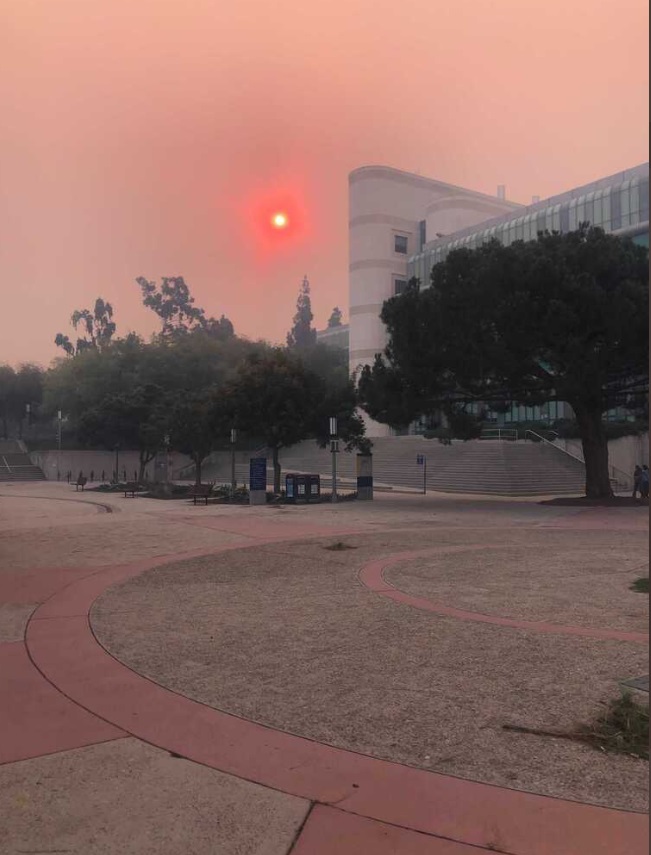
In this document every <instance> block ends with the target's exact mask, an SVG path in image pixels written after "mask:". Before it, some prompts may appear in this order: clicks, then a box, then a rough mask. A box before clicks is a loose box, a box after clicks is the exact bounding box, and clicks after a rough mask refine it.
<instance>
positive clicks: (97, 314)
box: [54, 297, 116, 356]
mask: <svg viewBox="0 0 651 855" xmlns="http://www.w3.org/2000/svg"><path fill="white" fill-rule="evenodd" d="M70 323H71V324H72V326H73V327H74V329H75V331H76V330H77V329H78V328H79V327H80V326H81V327H82V329H83V330H84V332H85V333H86V335H85V336H84V337H83V338H82V337H81V336H80V337H78V338H77V343H76V345H75V344H73V343H72V341H71V340H70V337H69V336H67V335H64V334H63V333H57V334H56V337H55V339H54V343H55V344H56V346H57V347H60V348H62V349H63V350H64V351H65V352H66V354H67V355H68V356H74V355H75V354H79V353H82V352H83V351H84V350H91V349H94V350H104V349H105V348H106V347H108V346H109V345H110V344H111V340H112V338H113V336H114V334H115V329H116V326H115V323H114V322H113V306H112V305H111V304H110V303H107V302H106V301H105V300H103V299H102V298H101V297H98V298H97V299H96V300H95V306H94V307H93V310H92V311H91V310H90V309H75V311H74V312H73V313H72V315H71V317H70Z"/></svg>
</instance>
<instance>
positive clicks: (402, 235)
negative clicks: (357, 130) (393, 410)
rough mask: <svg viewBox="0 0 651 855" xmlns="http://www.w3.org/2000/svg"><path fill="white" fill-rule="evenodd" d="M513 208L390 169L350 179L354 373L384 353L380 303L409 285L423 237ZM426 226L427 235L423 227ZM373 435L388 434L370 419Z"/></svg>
mask: <svg viewBox="0 0 651 855" xmlns="http://www.w3.org/2000/svg"><path fill="white" fill-rule="evenodd" d="M519 207H520V206H519V205H516V204H514V203H512V202H507V201H505V200H502V199H498V198H494V197H492V196H486V195H485V194H482V193H474V192H473V191H470V190H464V189H463V188H461V187H455V186H453V185H450V184H445V183H443V182H439V181H434V180H432V179H430V178H424V177H422V176H420V175H412V174H411V173H408V172H402V171H401V170H398V169H392V168H390V167H385V166H365V167H361V168H360V169H356V170H354V171H353V172H351V173H350V176H349V318H350V320H349V324H350V363H349V365H350V370H351V372H354V371H356V370H358V369H359V367H360V366H362V365H367V364H370V363H372V362H373V359H374V357H375V354H377V353H382V352H383V351H384V348H385V347H386V332H385V328H384V325H383V323H382V321H381V320H380V317H379V316H380V311H381V310H382V304H383V303H384V301H385V300H387V299H389V297H391V296H393V294H394V293H396V287H398V288H399V287H400V286H401V284H402V283H404V282H405V281H406V280H407V261H408V259H409V257H410V256H413V255H415V254H416V253H418V252H420V250H421V248H422V242H423V241H424V239H425V235H426V234H427V233H428V232H430V230H434V234H433V235H432V237H434V235H435V234H436V232H442V233H450V232H451V231H456V230H458V229H460V228H466V227H468V226H472V225H475V224H476V223H480V222H482V221H483V220H486V219H490V218H491V217H496V216H499V215H500V214H504V213H507V212H511V211H513V210H515V209H516V208H519ZM423 221H424V222H425V230H426V231H425V233H424V232H423V228H422V225H421V224H422V223H423ZM366 424H367V432H368V435H369V436H383V435H387V434H389V433H390V432H391V431H390V429H389V428H387V427H386V426H384V425H378V424H377V423H376V422H373V421H372V420H370V419H368V418H367V419H366Z"/></svg>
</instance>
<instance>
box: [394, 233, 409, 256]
mask: <svg viewBox="0 0 651 855" xmlns="http://www.w3.org/2000/svg"><path fill="white" fill-rule="evenodd" d="M407 247H408V238H407V236H406V235H394V236H393V251H394V252H399V253H400V254H401V255H407Z"/></svg>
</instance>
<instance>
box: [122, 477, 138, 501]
mask: <svg viewBox="0 0 651 855" xmlns="http://www.w3.org/2000/svg"><path fill="white" fill-rule="evenodd" d="M139 490H140V484H139V483H138V482H137V481H127V483H126V484H125V485H124V498H125V499H126V498H127V496H128V495H129V493H131V496H132V497H133V498H134V499H135V498H136V493H137V492H138V491H139Z"/></svg>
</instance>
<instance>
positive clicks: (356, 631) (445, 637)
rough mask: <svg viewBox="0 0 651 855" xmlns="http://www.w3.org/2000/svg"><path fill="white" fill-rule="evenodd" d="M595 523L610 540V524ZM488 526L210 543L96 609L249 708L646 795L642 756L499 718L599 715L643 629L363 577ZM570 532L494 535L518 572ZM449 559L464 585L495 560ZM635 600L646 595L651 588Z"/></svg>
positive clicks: (385, 747)
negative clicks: (540, 619)
mask: <svg viewBox="0 0 651 855" xmlns="http://www.w3.org/2000/svg"><path fill="white" fill-rule="evenodd" d="M574 534H575V536H576V533H574ZM578 536H579V540H580V539H581V538H584V539H585V540H584V545H586V548H587V545H588V543H590V542H591V543H592V544H593V545H594V538H595V535H594V533H593V532H589V533H581V534H580V535H578ZM500 537H501V538H502V539H503V537H504V533H503V532H502V534H501V536H500ZM599 537H601V538H602V540H603V541H604V544H605V542H606V541H607V540H608V533H607V532H605V533H603V532H599ZM611 537H612V536H611ZM485 538H486V533H485V531H481V532H478V531H465V530H459V529H446V528H444V527H440V528H439V527H437V526H435V527H433V528H431V529H430V530H426V529H422V530H419V531H416V532H414V531H404V532H401V533H400V532H391V531H384V532H383V533H382V534H379V533H378V534H376V535H357V536H349V537H346V538H344V540H345V541H346V542H347V543H349V544H351V545H354V546H356V547H357V548H356V549H351V550H349V551H345V552H330V551H328V550H326V549H324V548H323V547H324V546H326V545H328V544H329V543H331V542H332V541H331V540H327V539H324V540H322V541H320V542H319V543H293V544H283V545H270V546H261V547H258V548H256V549H255V550H253V549H247V550H241V551H237V552H236V553H231V554H228V555H223V556H218V557H213V558H204V559H196V560H192V561H188V562H184V563H182V564H180V565H177V566H169V567H166V568H161V569H159V570H153V571H150V572H148V573H146V574H145V575H143V576H141V577H138V578H136V579H133V580H131V581H130V582H129V583H127V584H126V585H123V586H120V587H117V588H115V589H113V590H112V591H110V592H108V593H107V594H105V595H104V596H103V597H102V598H101V599H100V600H99V601H98V602H97V603H96V605H95V607H94V609H93V612H92V622H93V627H94V630H95V632H96V633H97V634H98V636H99V638H100V641H102V643H104V644H105V645H106V646H107V648H108V649H109V650H110V651H111V652H112V653H113V654H114V655H116V656H117V657H118V658H119V659H120V660H122V661H124V662H125V663H127V664H129V665H130V666H131V667H133V668H134V669H135V670H137V671H139V672H140V673H143V674H145V675H147V676H148V677H150V678H151V679H153V680H155V681H157V682H160V683H162V684H164V685H166V686H169V687H170V688H173V689H175V690H176V691H179V692H181V693H183V694H185V695H188V696H190V697H193V698H195V699H197V700H200V701H202V702H204V703H207V704H209V705H211V706H214V707H216V708H219V709H223V710H227V711H229V712H235V713H237V714H239V715H242V716H244V717H246V718H251V719H255V720H257V721H261V722H263V723H266V724H271V725H273V726H276V727H279V728H282V729H285V730H288V731H291V732H293V733H297V734H300V735H304V736H309V737H311V738H314V739H317V740H320V741H324V742H328V743H331V744H333V745H337V746H341V747H346V748H351V749H354V750H357V751H361V752H364V753H368V754H373V755H375V756H379V757H384V758H387V759H392V760H396V761H400V762H403V763H408V764H410V765H415V766H420V767H424V768H428V769H436V770H437V771H441V772H445V773H448V774H454V775H460V776H463V777H470V778H473V779H476V780H483V781H487V782H491V783H496V784H501V785H504V786H511V787H517V788H522V789H527V790H532V791H535V792H539V793H545V794H550V795H556V796H562V797H567V798H574V799H580V800H585V801H591V802H595V803H599V804H607V805H610V806H617V807H622V808H628V809H644V808H645V806H646V801H647V775H648V765H647V764H646V763H645V762H643V761H640V760H637V759H633V758H630V757H623V756H606V755H603V754H601V753H599V752H597V751H595V750H593V749H591V748H589V747H587V746H584V745H582V744H579V743H574V742H570V741H567V740H561V739H553V738H547V737H537V736H529V735H522V734H515V733H512V732H506V731H504V730H503V729H502V725H503V724H518V725H524V726H527V727H537V728H554V729H556V728H558V729H571V728H573V726H574V725H575V724H576V723H577V722H579V721H584V720H588V719H590V718H591V717H592V716H593V715H594V714H595V713H596V712H598V711H599V710H600V704H601V702H603V701H606V700H608V699H609V698H611V697H614V696H616V695H617V693H618V681H619V680H622V679H626V678H627V677H629V676H632V675H639V674H642V673H645V672H646V670H647V653H646V649H645V646H644V645H640V644H632V643H622V642H613V641H603V640H593V639H583V638H569V637H561V636H548V635H542V634H538V633H533V632H529V631H522V630H514V629H510V628H509V629H505V628H500V627H494V626H487V625H485V624H477V623H467V622H463V621H458V620H454V619H451V618H444V617H440V616H436V615H432V614H428V613H424V612H420V611H417V610H414V609H412V608H410V607H407V606H403V605H398V604H396V603H392V602H388V601H386V600H383V599H381V598H379V597H378V596H377V595H375V594H373V593H372V592H370V591H368V590H366V589H365V588H363V587H362V586H361V585H360V583H359V581H358V579H357V573H358V571H359V569H360V567H361V566H362V565H363V564H364V563H365V562H366V561H368V560H369V559H370V558H372V557H375V556H379V555H385V554H389V553H393V552H399V551H401V550H405V549H410V548H414V547H417V548H425V547H427V546H431V547H432V548H436V547H445V546H451V545H469V544H472V543H480V544H481V543H482V542H483V541H484V540H485ZM571 538H572V532H568V531H556V530H553V529H549V530H542V529H541V530H537V531H536V532H535V533H534V532H532V531H530V530H529V531H517V530H514V531H511V532H509V543H514V544H516V545H515V546H510V547H508V548H506V549H504V548H502V547H496V548H495V551H497V552H498V553H499V551H500V549H501V550H502V551H501V562H502V565H503V568H504V569H503V573H504V574H506V572H507V571H506V569H505V568H506V567H507V566H509V562H510V557H511V552H512V551H513V550H514V549H515V551H516V553H517V556H516V558H517V560H515V561H514V563H513V567H514V573H515V577H516V579H517V578H518V574H520V573H522V570H523V568H522V562H521V558H520V556H521V553H523V552H524V553H527V552H531V553H533V554H538V553H540V552H542V553H544V555H546V556H548V557H549V559H550V560H551V561H559V562H560V561H562V556H563V555H564V554H566V552H567V548H568V541H570V540H571ZM498 539H499V538H498ZM638 541H639V542H638V544H637V546H635V545H634V544H633V543H630V544H629V548H630V550H631V554H630V555H628V556H627V560H628V561H630V564H631V572H632V570H633V565H639V564H640V560H641V557H643V553H642V550H643V546H644V543H643V541H644V536H643V535H640V536H639V538H638ZM492 542H494V540H493V541H492ZM525 544H526V546H525ZM576 548H577V550H578V551H579V552H580V549H581V543H580V542H579V543H578V544H576ZM490 553H491V556H492V557H493V558H495V555H494V550H490ZM479 554H480V555H481V556H486V555H487V554H488V551H485V552H481V553H479ZM532 560H533V559H532ZM592 560H593V557H591V558H590V560H589V561H588V565H590V566H591V562H592ZM446 561H448V562H449V564H450V567H452V566H453V565H454V564H455V563H456V566H457V568H458V572H459V574H460V577H461V578H462V579H463V580H464V585H467V581H465V580H467V579H468V578H473V574H474V577H475V578H476V576H477V574H481V573H482V572H485V573H487V575H488V576H489V577H491V574H492V570H491V567H490V566H489V567H488V569H486V570H485V571H482V570H481V566H482V565H481V561H478V557H477V554H476V553H467V554H465V553H458V554H455V555H454V556H452V557H448V558H447V559H446ZM450 572H452V571H450ZM604 572H605V571H604ZM631 572H629V573H628V575H627V574H625V573H618V574H617V579H618V580H619V581H620V582H621V583H623V584H621V591H620V599H621V600H622V601H625V600H628V598H629V596H630V597H634V596H635V597H638V598H639V600H641V599H642V598H641V597H640V595H639V594H638V595H633V594H629V592H628V589H627V585H628V584H629V583H630V581H629V580H630V578H631ZM632 576H633V577H634V576H635V573H632ZM480 578H481V577H480ZM536 578H537V574H535V575H534V577H533V578H532V579H531V580H530V584H529V588H528V590H529V595H528V596H529V599H530V600H531V601H534V600H535V590H536V584H537V583H536ZM507 584H508V583H507V582H506V581H505V582H504V583H503V585H504V587H507ZM613 588H616V585H615V583H613ZM462 590H463V589H462ZM588 590H589V586H588ZM543 594H544V589H543ZM521 599H522V598H521ZM478 602H479V601H478ZM635 602H636V603H638V600H635ZM455 604H457V603H455ZM477 604H478V603H476V605H477ZM507 605H508V606H509V610H510V612H511V613H513V614H514V615H516V616H520V615H521V614H523V613H525V612H526V608H525V607H524V605H520V600H518V601H517V603H514V602H508V603H507ZM525 605H526V602H525ZM580 605H581V604H577V605H576V608H577V609H579V608H580ZM627 607H628V606H624V607H622V605H621V603H617V604H616V605H614V606H613V608H612V609H611V612H609V611H608V609H607V608H606V605H605V604H604V602H603V601H602V598H601V597H598V598H597V604H596V606H595V609H594V610H591V608H590V604H588V618H587V621H588V622H590V621H594V620H595V615H596V613H597V612H599V613H600V614H602V615H603V618H604V620H605V621H606V625H607V626H609V625H611V623H612V622H615V623H616V622H617V620H619V622H620V623H621V624H622V626H623V628H632V627H633V625H637V621H638V618H637V616H636V617H635V618H630V619H629V624H627V623H626V620H627V619H626V617H625V613H624V608H627ZM573 608H574V607H573ZM636 608H638V609H640V610H642V611H643V604H642V603H640V605H639V606H636ZM574 613H575V612H574V611H571V610H568V613H567V614H566V615H564V617H566V618H569V617H571V615H572V614H574ZM611 613H612V614H611ZM545 617H546V618H547V619H552V620H556V618H557V615H555V614H553V613H552V614H546V615H545ZM611 617H612V621H611V620H610V618H611Z"/></svg>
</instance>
